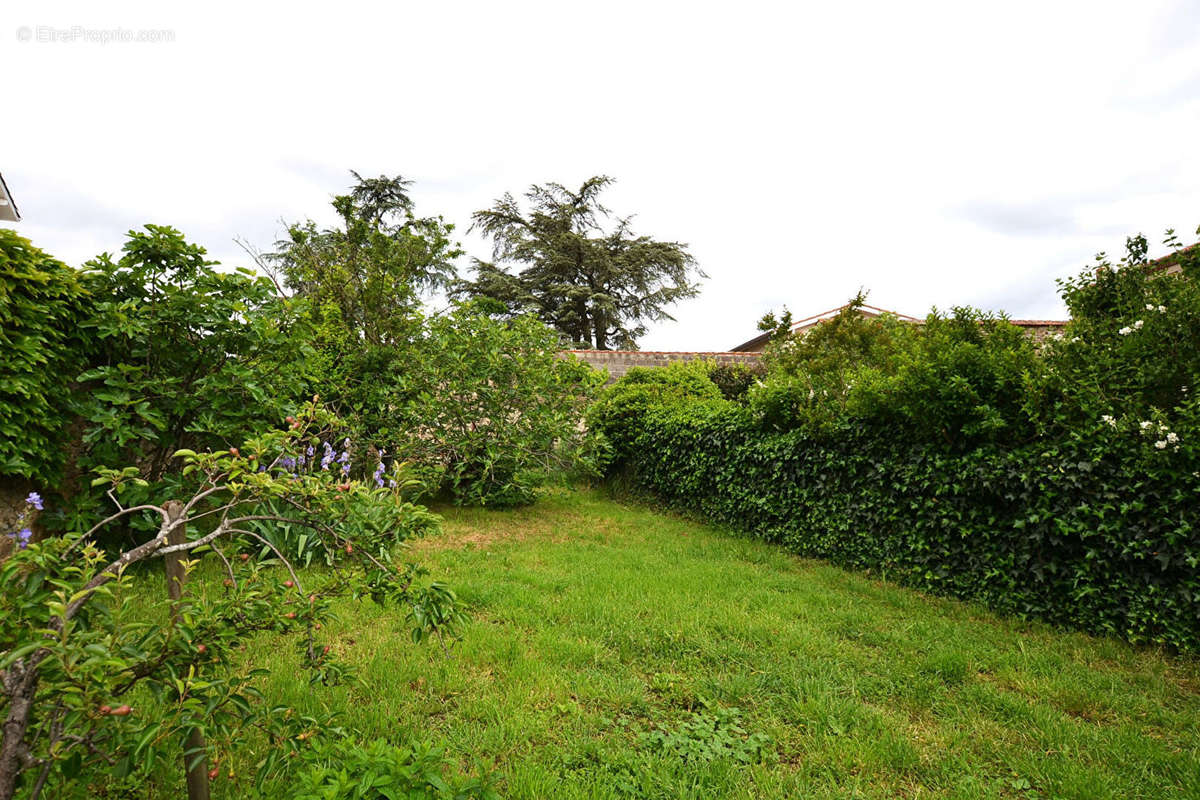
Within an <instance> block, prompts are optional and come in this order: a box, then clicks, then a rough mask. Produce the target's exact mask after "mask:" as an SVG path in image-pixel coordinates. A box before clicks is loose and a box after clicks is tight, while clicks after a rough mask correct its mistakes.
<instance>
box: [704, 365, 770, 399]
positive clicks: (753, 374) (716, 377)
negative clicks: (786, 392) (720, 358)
mask: <svg viewBox="0 0 1200 800" xmlns="http://www.w3.org/2000/svg"><path fill="white" fill-rule="evenodd" d="M766 374H767V371H766V368H764V367H763V366H761V365H759V364H755V365H754V366H749V365H747V364H713V365H711V366H710V367H709V370H708V379H709V380H710V381H712V382H713V383H715V384H716V385H717V388H718V389H719V390H720V391H721V396H722V397H724V398H725V399H726V400H733V401H734V402H738V403H740V402H742V401H743V400H745V399H746V392H748V391H750V387H751V386H753V385H754V383H755V381H759V380H762V379H763V378H764V377H765V376H766Z"/></svg>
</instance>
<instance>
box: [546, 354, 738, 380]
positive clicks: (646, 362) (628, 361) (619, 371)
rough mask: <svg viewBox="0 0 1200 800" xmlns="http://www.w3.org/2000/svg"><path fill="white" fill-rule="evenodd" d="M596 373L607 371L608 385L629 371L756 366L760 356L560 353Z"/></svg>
mask: <svg viewBox="0 0 1200 800" xmlns="http://www.w3.org/2000/svg"><path fill="white" fill-rule="evenodd" d="M563 352H564V353H571V354H572V355H574V356H575V357H577V358H579V359H580V360H581V361H584V362H586V363H588V364H590V365H591V366H593V367H595V368H596V369H606V370H608V375H609V380H608V382H609V383H613V382H615V381H617V380H619V379H620V378H622V377H623V376H624V375H625V373H626V372H628V371H629V370H630V369H631V368H632V367H665V366H667V365H668V364H673V363H677V362H687V361H715V362H716V363H718V364H744V365H746V366H748V367H752V366H754V365H755V364H757V363H758V360H759V356H760V355H761V354H760V353H729V352H701V351H659V350H564V351H563Z"/></svg>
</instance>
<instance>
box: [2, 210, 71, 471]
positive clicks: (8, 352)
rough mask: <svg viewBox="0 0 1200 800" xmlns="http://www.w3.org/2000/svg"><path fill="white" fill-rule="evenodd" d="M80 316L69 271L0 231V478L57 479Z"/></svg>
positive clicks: (15, 237)
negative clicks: (67, 383)
mask: <svg viewBox="0 0 1200 800" xmlns="http://www.w3.org/2000/svg"><path fill="white" fill-rule="evenodd" d="M86 310H87V292H86V290H85V288H84V286H83V284H82V282H81V281H80V278H79V274H78V273H77V272H76V271H75V270H73V269H71V268H70V267H68V266H67V265H66V264H63V263H62V262H60V261H57V260H55V259H54V258H52V257H50V256H49V255H47V254H46V253H44V252H42V251H41V250H39V249H38V248H36V247H34V246H33V245H32V244H30V242H29V240H28V239H25V238H23V237H21V236H19V235H18V234H16V233H15V232H13V231H11V230H8V229H6V228H0V353H2V354H3V355H2V356H0V476H5V475H7V476H19V477H22V478H28V479H31V480H34V481H38V482H50V481H53V480H55V479H56V478H57V477H58V476H59V473H60V472H61V469H62V465H63V458H64V455H63V443H64V440H65V439H66V434H67V425H66V424H65V423H66V421H68V420H69V414H68V404H69V401H70V393H69V392H68V391H66V389H65V386H64V384H65V383H66V382H69V381H70V380H71V379H72V378H73V377H74V376H75V375H76V374H77V373H78V372H79V370H80V368H81V364H82V363H83V355H82V353H83V347H82V343H81V338H80V336H79V327H78V326H79V324H80V322H81V320H82V319H83V318H84V316H85V314H86Z"/></svg>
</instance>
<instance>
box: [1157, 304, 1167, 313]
mask: <svg viewBox="0 0 1200 800" xmlns="http://www.w3.org/2000/svg"><path fill="white" fill-rule="evenodd" d="M1158 313H1160V314H1165V313H1167V307H1166V306H1159V307H1158Z"/></svg>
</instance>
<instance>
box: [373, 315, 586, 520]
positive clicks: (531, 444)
mask: <svg viewBox="0 0 1200 800" xmlns="http://www.w3.org/2000/svg"><path fill="white" fill-rule="evenodd" d="M414 356H415V358H416V362H417V363H412V364H411V365H410V368H409V369H408V373H409V374H408V376H407V381H406V382H407V385H408V387H409V389H410V391H409V395H408V401H407V406H406V407H404V408H403V409H402V415H400V418H401V419H403V420H406V422H407V424H405V425H404V426H403V429H402V430H397V431H396V432H395V433H396V439H394V440H393V442H394V444H393V443H389V446H394V447H396V448H397V449H398V451H399V452H403V453H404V454H405V455H406V457H409V458H412V459H414V460H415V461H416V463H417V464H418V465H419V466H422V467H425V468H426V469H429V468H432V469H433V470H435V474H436V475H437V476H438V478H439V480H438V484H437V485H440V486H441V487H442V488H444V489H445V490H446V491H447V492H449V494H450V496H451V497H452V498H453V500H454V502H456V503H460V504H466V505H486V506H494V507H508V506H515V505H521V504H525V503H530V502H532V501H533V500H534V498H535V497H536V490H537V489H538V488H539V487H542V486H544V485H546V484H547V483H548V482H550V481H551V480H552V479H554V477H555V475H569V474H572V473H574V472H579V471H582V472H586V473H593V474H594V472H595V467H594V465H593V463H592V460H593V458H594V442H593V441H592V440H593V439H594V437H593V436H592V435H591V434H589V433H588V431H587V430H586V429H585V428H584V427H583V425H582V424H581V423H582V420H583V415H584V409H585V407H586V406H587V404H588V403H589V402H590V401H591V399H592V398H593V397H594V395H595V394H596V392H597V391H598V389H599V387H600V384H601V382H602V381H603V378H602V376H601V375H600V373H597V372H595V371H594V370H592V369H591V368H590V367H588V366H587V365H586V364H584V363H583V362H580V361H578V360H576V359H575V358H562V357H560V356H559V354H558V337H557V335H556V334H555V333H554V331H553V330H552V329H551V328H549V327H547V326H546V325H544V324H542V323H541V322H539V321H537V320H536V319H534V318H532V317H518V318H516V319H514V320H510V321H505V320H500V319H495V318H493V317H490V316H488V315H487V314H484V313H481V312H480V310H479V309H477V308H475V307H474V306H473V305H467V306H463V307H460V308H457V309H456V310H454V311H453V312H451V313H449V314H443V315H441V316H437V317H433V318H431V319H429V321H428V323H427V326H426V333H425V336H424V337H423V338H422V339H421V340H420V341H419V342H418V343H417V345H416V350H415V353H414ZM414 389H415V391H413V390H414Z"/></svg>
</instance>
